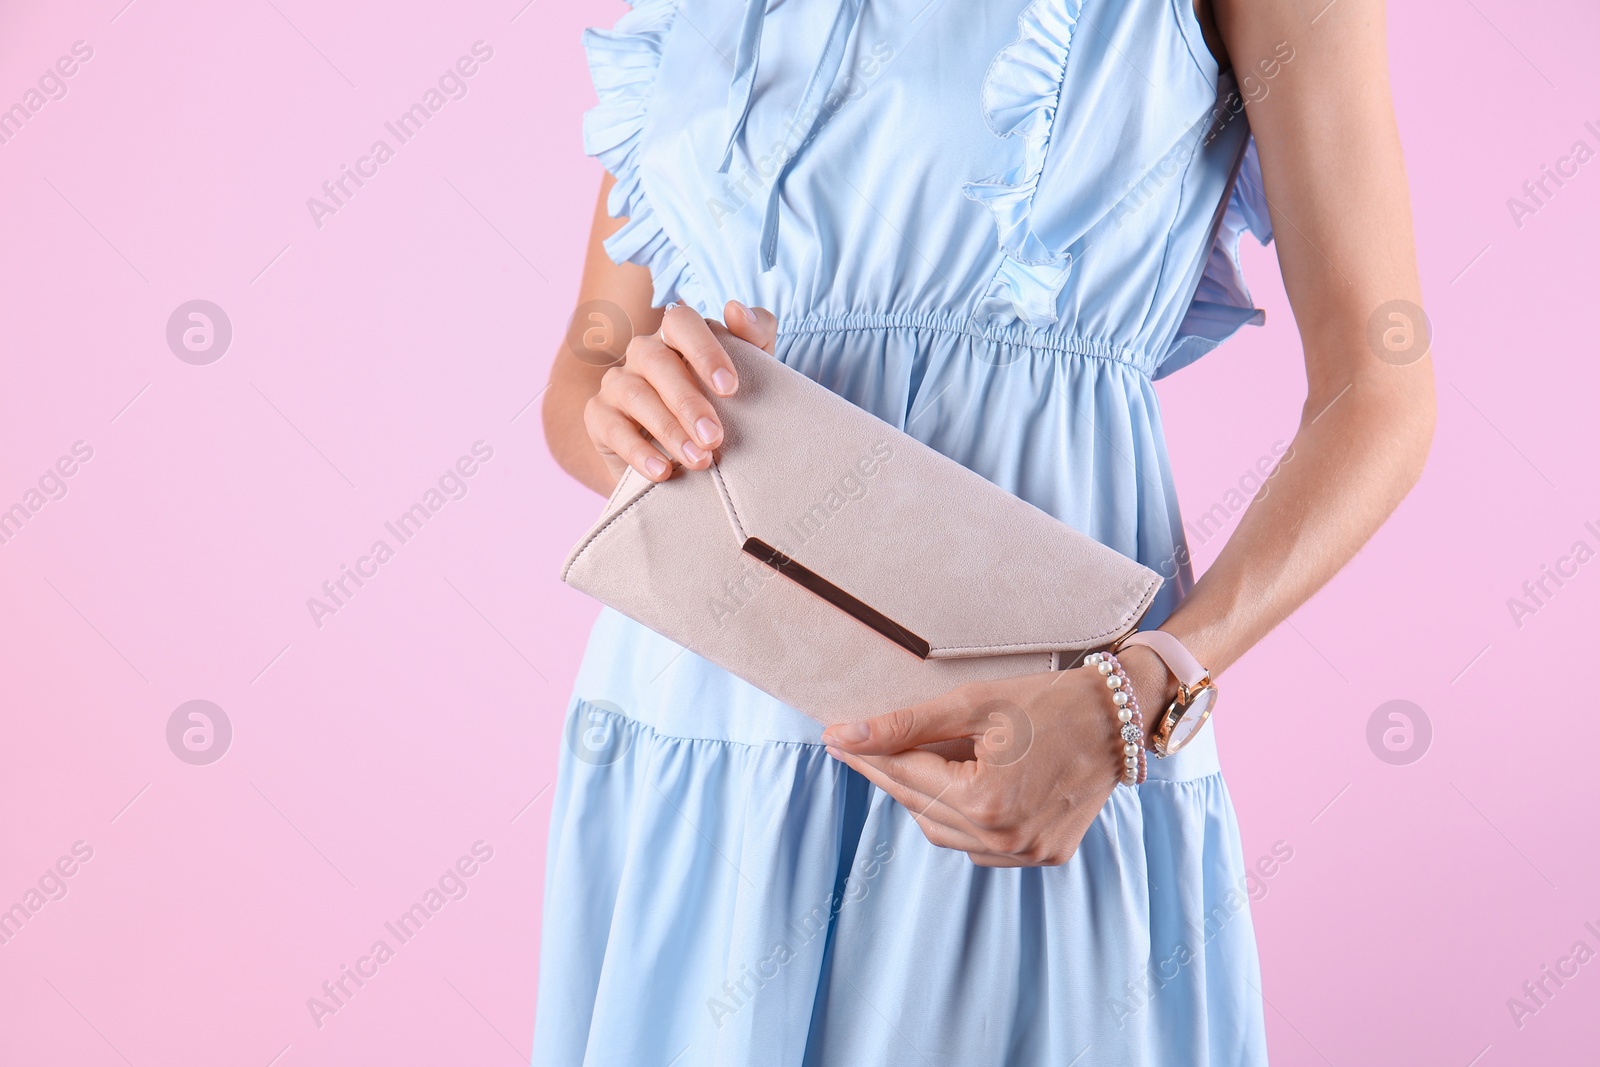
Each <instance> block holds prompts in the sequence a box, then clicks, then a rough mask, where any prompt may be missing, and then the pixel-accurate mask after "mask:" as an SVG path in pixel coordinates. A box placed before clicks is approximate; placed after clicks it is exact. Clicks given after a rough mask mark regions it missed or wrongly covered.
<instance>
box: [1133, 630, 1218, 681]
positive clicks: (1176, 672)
mask: <svg viewBox="0 0 1600 1067" xmlns="http://www.w3.org/2000/svg"><path fill="white" fill-rule="evenodd" d="M1129 645H1144V646H1145V647H1146V648H1148V649H1150V651H1152V652H1154V653H1155V654H1156V655H1158V656H1160V657H1161V660H1162V662H1163V663H1165V664H1166V665H1167V670H1169V671H1171V672H1172V676H1173V677H1174V678H1176V679H1178V684H1180V685H1182V686H1183V687H1184V688H1185V689H1193V688H1194V687H1195V686H1197V685H1199V684H1200V683H1201V682H1202V681H1204V680H1205V677H1206V675H1207V673H1209V672H1207V671H1206V669H1205V668H1204V667H1202V666H1200V661H1199V660H1197V659H1195V658H1194V657H1193V656H1191V655H1190V654H1189V650H1188V649H1187V648H1184V647H1183V642H1182V641H1179V640H1178V639H1177V638H1176V637H1173V636H1172V635H1171V634H1169V633H1167V632H1166V631H1165V630H1139V631H1136V632H1135V633H1131V634H1129V635H1128V636H1127V637H1124V638H1123V639H1122V640H1121V641H1119V642H1117V648H1118V649H1119V650H1121V649H1124V648H1127V647H1128V646H1129Z"/></svg>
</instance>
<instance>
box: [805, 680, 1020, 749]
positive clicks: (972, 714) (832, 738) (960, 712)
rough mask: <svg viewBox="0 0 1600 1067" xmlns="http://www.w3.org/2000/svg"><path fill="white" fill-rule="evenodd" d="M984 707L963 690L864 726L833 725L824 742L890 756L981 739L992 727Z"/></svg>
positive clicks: (911, 706)
mask: <svg viewBox="0 0 1600 1067" xmlns="http://www.w3.org/2000/svg"><path fill="white" fill-rule="evenodd" d="M983 711H984V704H983V702H982V701H980V700H975V699H973V698H972V696H970V695H968V694H966V693H965V692H964V691H963V689H953V690H951V691H950V692H948V693H945V694H943V695H941V696H937V697H935V698H933V699H932V700H925V701H923V702H922V703H921V704H912V705H910V706H909V707H904V708H897V709H895V710H894V711H891V712H888V713H886V714H883V715H879V716H877V717H876V718H871V719H865V720H862V721H861V722H851V723H834V724H833V725H832V726H830V727H828V728H827V729H826V730H824V731H823V732H822V740H823V741H824V742H825V743H827V744H830V745H835V746H837V747H839V748H842V749H844V750H846V751H848V752H854V753H857V754H859V755H864V756H875V755H888V754H890V753H894V752H904V751H906V750H907V749H911V748H918V747H920V746H922V745H930V744H933V743H935V742H938V741H952V740H956V739H959V738H974V739H976V738H978V737H982V736H983V733H984V731H985V730H987V729H988V728H989V727H990V726H991V725H992V724H991V723H990V722H989V718H988V716H987V715H986V714H983V713H982V712H983Z"/></svg>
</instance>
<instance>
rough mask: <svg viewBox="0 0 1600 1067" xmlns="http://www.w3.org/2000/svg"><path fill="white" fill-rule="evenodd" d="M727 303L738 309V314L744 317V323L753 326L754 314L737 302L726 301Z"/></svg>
mask: <svg viewBox="0 0 1600 1067" xmlns="http://www.w3.org/2000/svg"><path fill="white" fill-rule="evenodd" d="M728 303H730V304H732V305H733V306H734V307H736V308H738V309H739V314H740V315H743V316H744V321H745V322H747V323H752V324H753V323H754V322H755V321H756V317H755V314H754V313H753V312H752V311H751V310H750V309H749V308H747V307H745V306H744V305H743V304H741V303H739V301H737V300H730V301H728Z"/></svg>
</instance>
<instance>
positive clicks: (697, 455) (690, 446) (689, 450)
mask: <svg viewBox="0 0 1600 1067" xmlns="http://www.w3.org/2000/svg"><path fill="white" fill-rule="evenodd" d="M683 458H684V459H686V460H688V461H689V462H690V463H699V462H700V461H701V460H702V459H705V458H706V454H705V453H704V452H702V451H700V450H699V449H698V448H696V447H695V446H694V442H692V441H685V442H684V443H683Z"/></svg>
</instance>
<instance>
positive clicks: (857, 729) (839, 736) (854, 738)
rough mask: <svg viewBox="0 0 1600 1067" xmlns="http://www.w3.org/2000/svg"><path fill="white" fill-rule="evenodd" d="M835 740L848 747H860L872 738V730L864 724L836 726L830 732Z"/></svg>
mask: <svg viewBox="0 0 1600 1067" xmlns="http://www.w3.org/2000/svg"><path fill="white" fill-rule="evenodd" d="M829 732H830V733H832V734H833V736H834V738H835V739H836V740H839V741H843V742H844V743H845V744H847V745H859V744H860V743H861V742H863V741H865V740H866V739H867V738H869V737H871V736H872V729H871V728H870V727H869V726H867V724H866V723H864V722H847V723H845V724H843V725H842V726H835V727H833V728H832V729H831V730H830V731H829Z"/></svg>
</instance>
